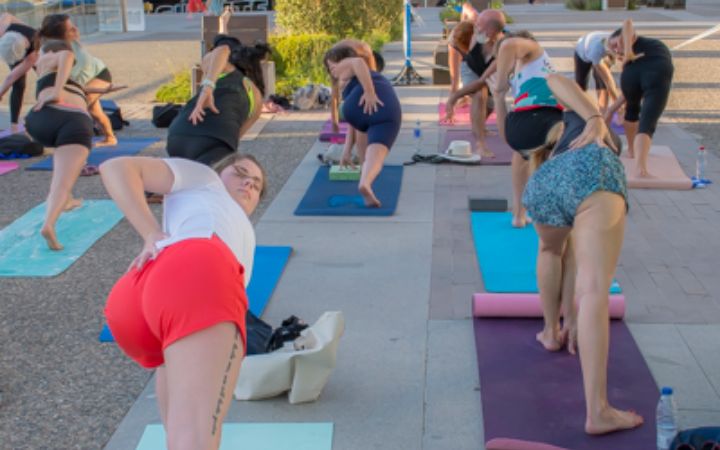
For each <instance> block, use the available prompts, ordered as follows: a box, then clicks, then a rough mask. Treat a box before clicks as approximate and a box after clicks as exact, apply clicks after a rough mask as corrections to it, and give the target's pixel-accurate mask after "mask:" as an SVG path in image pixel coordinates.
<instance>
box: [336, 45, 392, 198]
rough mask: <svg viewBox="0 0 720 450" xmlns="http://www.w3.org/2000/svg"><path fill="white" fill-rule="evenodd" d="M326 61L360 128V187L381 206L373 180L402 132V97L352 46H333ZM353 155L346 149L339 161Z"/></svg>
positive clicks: (355, 125) (353, 121)
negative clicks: (373, 187) (399, 98)
mask: <svg viewBox="0 0 720 450" xmlns="http://www.w3.org/2000/svg"><path fill="white" fill-rule="evenodd" d="M324 63H325V68H326V69H327V71H328V72H329V73H330V75H331V77H332V79H333V83H337V85H338V87H337V89H338V92H340V91H341V92H342V97H343V107H342V112H343V116H344V118H345V120H346V121H347V122H348V123H349V124H350V125H351V126H352V127H353V128H354V129H355V130H357V142H356V144H357V148H358V155H359V157H360V160H361V163H362V170H361V173H360V183H359V185H358V189H359V191H360V194H361V195H362V197H363V199H364V201H365V205H366V206H368V207H380V206H381V204H380V200H378V199H377V197H376V196H375V193H374V192H373V189H372V184H373V182H374V181H375V179H376V178H377V176H378V175H379V174H380V171H381V170H382V166H383V163H384V162H385V158H386V157H387V155H388V153H389V152H390V148H392V145H393V143H395V139H397V136H398V133H399V132H400V126H401V124H402V111H401V108H400V101H399V100H398V98H397V95H396V94H395V90H394V89H393V87H392V85H391V84H390V82H389V81H388V80H387V79H386V78H385V77H384V76H382V75H381V74H379V73H377V72H371V71H370V69H369V68H368V66H367V64H366V63H365V60H364V59H363V58H361V57H359V56H358V54H357V52H355V50H353V49H352V48H351V47H349V46H335V47H333V48H331V49H330V50H328V52H327V53H326V54H325V57H324ZM345 149H346V150H347V149H348V146H346V147H345ZM351 159H352V155H351V154H350V153H349V152H348V151H343V156H342V160H341V162H340V163H341V165H349V164H351Z"/></svg>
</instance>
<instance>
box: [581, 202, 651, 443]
mask: <svg viewBox="0 0 720 450" xmlns="http://www.w3.org/2000/svg"><path fill="white" fill-rule="evenodd" d="M624 228H625V202H624V201H623V198H622V197H621V196H619V195H617V194H614V193H610V192H596V193H594V194H592V195H591V196H590V197H588V198H587V199H585V201H584V202H583V203H582V204H580V207H579V208H578V210H577V213H576V215H575V225H574V228H573V231H572V234H573V243H574V244H575V257H576V259H577V284H576V292H577V296H578V299H579V311H578V344H579V347H580V365H581V367H582V374H583V387H584V391H585V405H586V414H587V416H586V420H585V431H586V432H587V433H590V434H604V433H610V432H613V431H616V430H622V429H627V428H634V427H637V426H639V425H640V424H642V422H643V419H642V417H640V416H638V415H637V414H635V413H633V412H629V411H620V410H617V409H615V408H613V407H612V406H610V404H609V403H608V398H607V363H608V347H609V340H610V335H609V334H610V330H609V324H608V323H609V313H608V303H609V298H608V297H609V294H608V290H609V289H610V283H611V282H612V277H613V274H614V273H615V267H616V265H617V261H618V258H619V256H620V249H621V247H622V242H623V232H624Z"/></svg>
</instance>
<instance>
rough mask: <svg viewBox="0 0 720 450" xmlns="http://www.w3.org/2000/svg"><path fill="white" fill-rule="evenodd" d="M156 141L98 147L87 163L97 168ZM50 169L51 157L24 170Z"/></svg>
mask: <svg viewBox="0 0 720 450" xmlns="http://www.w3.org/2000/svg"><path fill="white" fill-rule="evenodd" d="M158 140H159V139H157V138H121V139H119V140H118V144H117V145H114V146H112V147H100V148H96V149H93V150H92V151H91V152H90V156H88V160H87V163H88V164H91V165H94V166H99V165H100V164H101V163H102V162H104V161H106V160H108V159H111V158H117V157H118V156H134V155H137V154H138V153H140V152H141V151H142V150H143V149H145V147H147V146H148V145H151V144H154V143H155V142H157V141H158ZM52 169H53V158H52V156H51V157H49V158H46V159H43V160H42V161H40V162H37V163H35V164H33V165H31V166H29V167H26V168H25V170H52Z"/></svg>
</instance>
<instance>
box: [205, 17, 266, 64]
mask: <svg viewBox="0 0 720 450" xmlns="http://www.w3.org/2000/svg"><path fill="white" fill-rule="evenodd" d="M201 30H202V31H201V32H202V54H203V55H204V54H205V53H206V52H207V51H208V50H210V48H211V47H212V44H213V40H214V39H215V36H217V34H218V18H217V17H215V16H203V18H202V29H201ZM227 34H228V35H230V36H232V37H234V38H237V39H238V40H239V41H240V42H242V43H243V44H244V45H253V44H255V42H257V41H262V42H267V40H268V16H267V14H238V15H234V16H232V17H230V21H229V22H228V33H227Z"/></svg>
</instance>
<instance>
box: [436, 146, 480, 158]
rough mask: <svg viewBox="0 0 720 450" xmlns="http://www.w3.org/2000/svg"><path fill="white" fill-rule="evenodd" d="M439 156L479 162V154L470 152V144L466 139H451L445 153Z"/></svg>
mask: <svg viewBox="0 0 720 450" xmlns="http://www.w3.org/2000/svg"><path fill="white" fill-rule="evenodd" d="M441 156H442V157H443V158H445V159H447V160H449V161H455V162H470V163H474V162H479V161H480V155H476V154H474V153H473V152H472V145H471V144H470V142H468V141H451V142H450V145H449V146H448V148H447V150H445V153H443V154H441Z"/></svg>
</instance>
